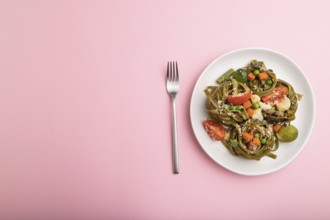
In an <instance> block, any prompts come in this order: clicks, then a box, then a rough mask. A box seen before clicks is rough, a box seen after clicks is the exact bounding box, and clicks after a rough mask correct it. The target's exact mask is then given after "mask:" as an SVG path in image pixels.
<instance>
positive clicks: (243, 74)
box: [234, 69, 248, 83]
mask: <svg viewBox="0 0 330 220" xmlns="http://www.w3.org/2000/svg"><path fill="white" fill-rule="evenodd" d="M247 75H248V73H247V71H246V70H245V69H238V70H236V71H235V73H234V79H236V80H237V81H238V82H241V83H245V82H246V81H247Z"/></svg>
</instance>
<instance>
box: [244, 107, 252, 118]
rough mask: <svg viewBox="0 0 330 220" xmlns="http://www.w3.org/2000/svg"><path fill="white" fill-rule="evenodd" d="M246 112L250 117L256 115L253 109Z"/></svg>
mask: <svg viewBox="0 0 330 220" xmlns="http://www.w3.org/2000/svg"><path fill="white" fill-rule="evenodd" d="M246 112H247V114H248V116H249V117H252V116H253V114H254V110H253V109H252V108H248V109H246Z"/></svg>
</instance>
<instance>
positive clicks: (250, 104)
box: [243, 100, 252, 108]
mask: <svg viewBox="0 0 330 220" xmlns="http://www.w3.org/2000/svg"><path fill="white" fill-rule="evenodd" d="M243 106H244V108H251V107H252V103H251V102H250V100H248V101H246V102H244V103H243Z"/></svg>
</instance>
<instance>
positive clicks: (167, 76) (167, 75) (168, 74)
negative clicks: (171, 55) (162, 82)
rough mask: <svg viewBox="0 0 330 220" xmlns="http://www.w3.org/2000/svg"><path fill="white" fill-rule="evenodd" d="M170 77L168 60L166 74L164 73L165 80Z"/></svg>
mask: <svg viewBox="0 0 330 220" xmlns="http://www.w3.org/2000/svg"><path fill="white" fill-rule="evenodd" d="M169 79H170V62H167V74H166V80H169Z"/></svg>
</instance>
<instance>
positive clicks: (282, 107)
mask: <svg viewBox="0 0 330 220" xmlns="http://www.w3.org/2000/svg"><path fill="white" fill-rule="evenodd" d="M276 106H277V109H278V110H279V111H286V110H288V109H289V108H290V106H291V101H290V99H289V98H288V97H287V96H284V98H283V100H282V101H280V102H279V103H277V105H276Z"/></svg>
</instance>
